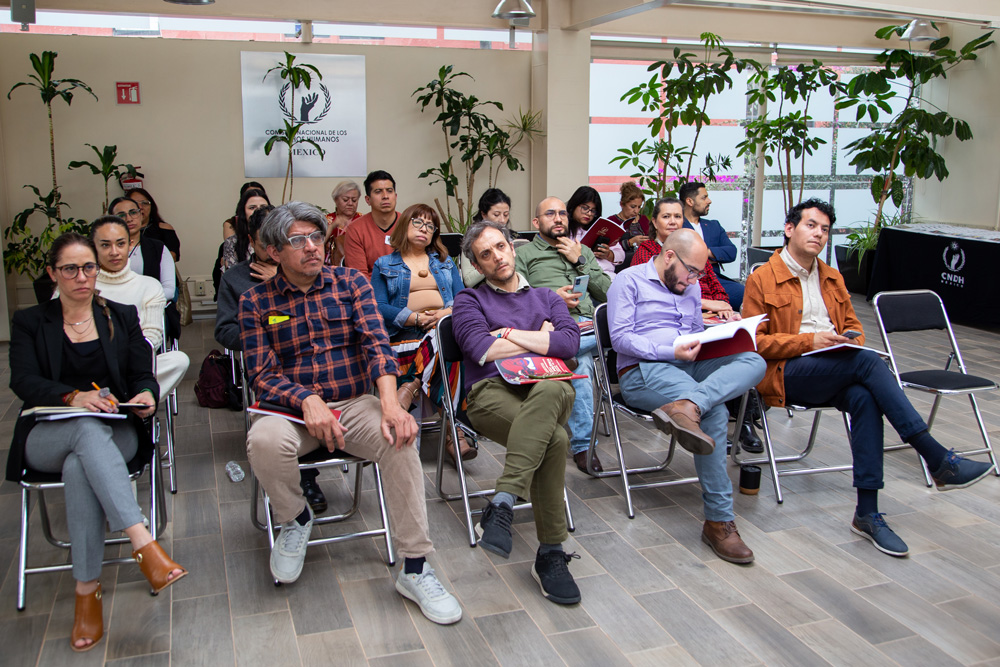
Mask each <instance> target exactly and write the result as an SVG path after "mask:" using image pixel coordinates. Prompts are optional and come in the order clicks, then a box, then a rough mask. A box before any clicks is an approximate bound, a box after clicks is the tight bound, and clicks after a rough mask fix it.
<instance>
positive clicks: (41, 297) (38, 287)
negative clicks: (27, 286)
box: [31, 272, 56, 304]
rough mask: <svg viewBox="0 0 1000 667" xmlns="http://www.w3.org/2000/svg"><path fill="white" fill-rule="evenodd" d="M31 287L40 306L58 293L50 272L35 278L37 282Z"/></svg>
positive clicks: (33, 282)
mask: <svg viewBox="0 0 1000 667" xmlns="http://www.w3.org/2000/svg"><path fill="white" fill-rule="evenodd" d="M31 287H32V288H33V289H34V290H35V300H36V301H38V303H39V304H43V303H45V302H46V301H48V300H50V299H51V298H52V295H53V294H55V291H56V283H55V281H53V280H52V279H51V278H49V274H48V272H46V273H43V274H42V275H40V276H39V277H37V278H35V280H34V281H32V283H31Z"/></svg>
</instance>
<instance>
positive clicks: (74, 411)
mask: <svg viewBox="0 0 1000 667" xmlns="http://www.w3.org/2000/svg"><path fill="white" fill-rule="evenodd" d="M132 406H133V404H131V403H123V404H119V406H118V407H126V408H128V407H132ZM142 407H144V408H148V407H149V406H148V405H143V406H142ZM31 415H34V416H35V421H42V422H49V421H59V420H61V419H73V418H75V417H97V418H98V419H125V418H126V417H128V412H91V411H90V410H88V409H87V408H74V407H72V406H69V405H40V406H38V407H36V408H28V409H27V410H22V411H21V416H22V417H29V416H31Z"/></svg>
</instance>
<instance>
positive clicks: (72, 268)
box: [56, 262, 101, 280]
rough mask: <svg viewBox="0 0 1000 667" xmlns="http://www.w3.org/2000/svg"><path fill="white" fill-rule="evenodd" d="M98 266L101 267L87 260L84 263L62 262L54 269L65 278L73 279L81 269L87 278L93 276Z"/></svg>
mask: <svg viewBox="0 0 1000 667" xmlns="http://www.w3.org/2000/svg"><path fill="white" fill-rule="evenodd" d="M99 268H101V267H99V266H98V265H97V263H95V262H87V263H86V264H63V265H62V266H57V267H56V271H58V272H59V275H61V276H62V277H63V278H65V279H66V280H73V278H76V274H78V273H79V272H80V271H83V275H85V276H87V277H88V278H93V277H94V276H96V275H97V270H98V269H99Z"/></svg>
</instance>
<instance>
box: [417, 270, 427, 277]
mask: <svg viewBox="0 0 1000 667" xmlns="http://www.w3.org/2000/svg"><path fill="white" fill-rule="evenodd" d="M417 275H418V276H420V277H421V278H426V277H427V276H428V275H430V274H428V273H427V269H420V270H419V271H417Z"/></svg>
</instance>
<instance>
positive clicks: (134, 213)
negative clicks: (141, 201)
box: [115, 208, 142, 220]
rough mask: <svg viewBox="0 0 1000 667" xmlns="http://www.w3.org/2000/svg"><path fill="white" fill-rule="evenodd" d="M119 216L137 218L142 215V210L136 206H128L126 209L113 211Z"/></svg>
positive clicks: (123, 218)
mask: <svg viewBox="0 0 1000 667" xmlns="http://www.w3.org/2000/svg"><path fill="white" fill-rule="evenodd" d="M115 215H117V216H118V217H119V218H121V219H122V220H125V219H126V218H138V217H140V216H141V215H142V211H140V210H139V209H137V208H130V209H129V210H127V211H118V212H117V213H115Z"/></svg>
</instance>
